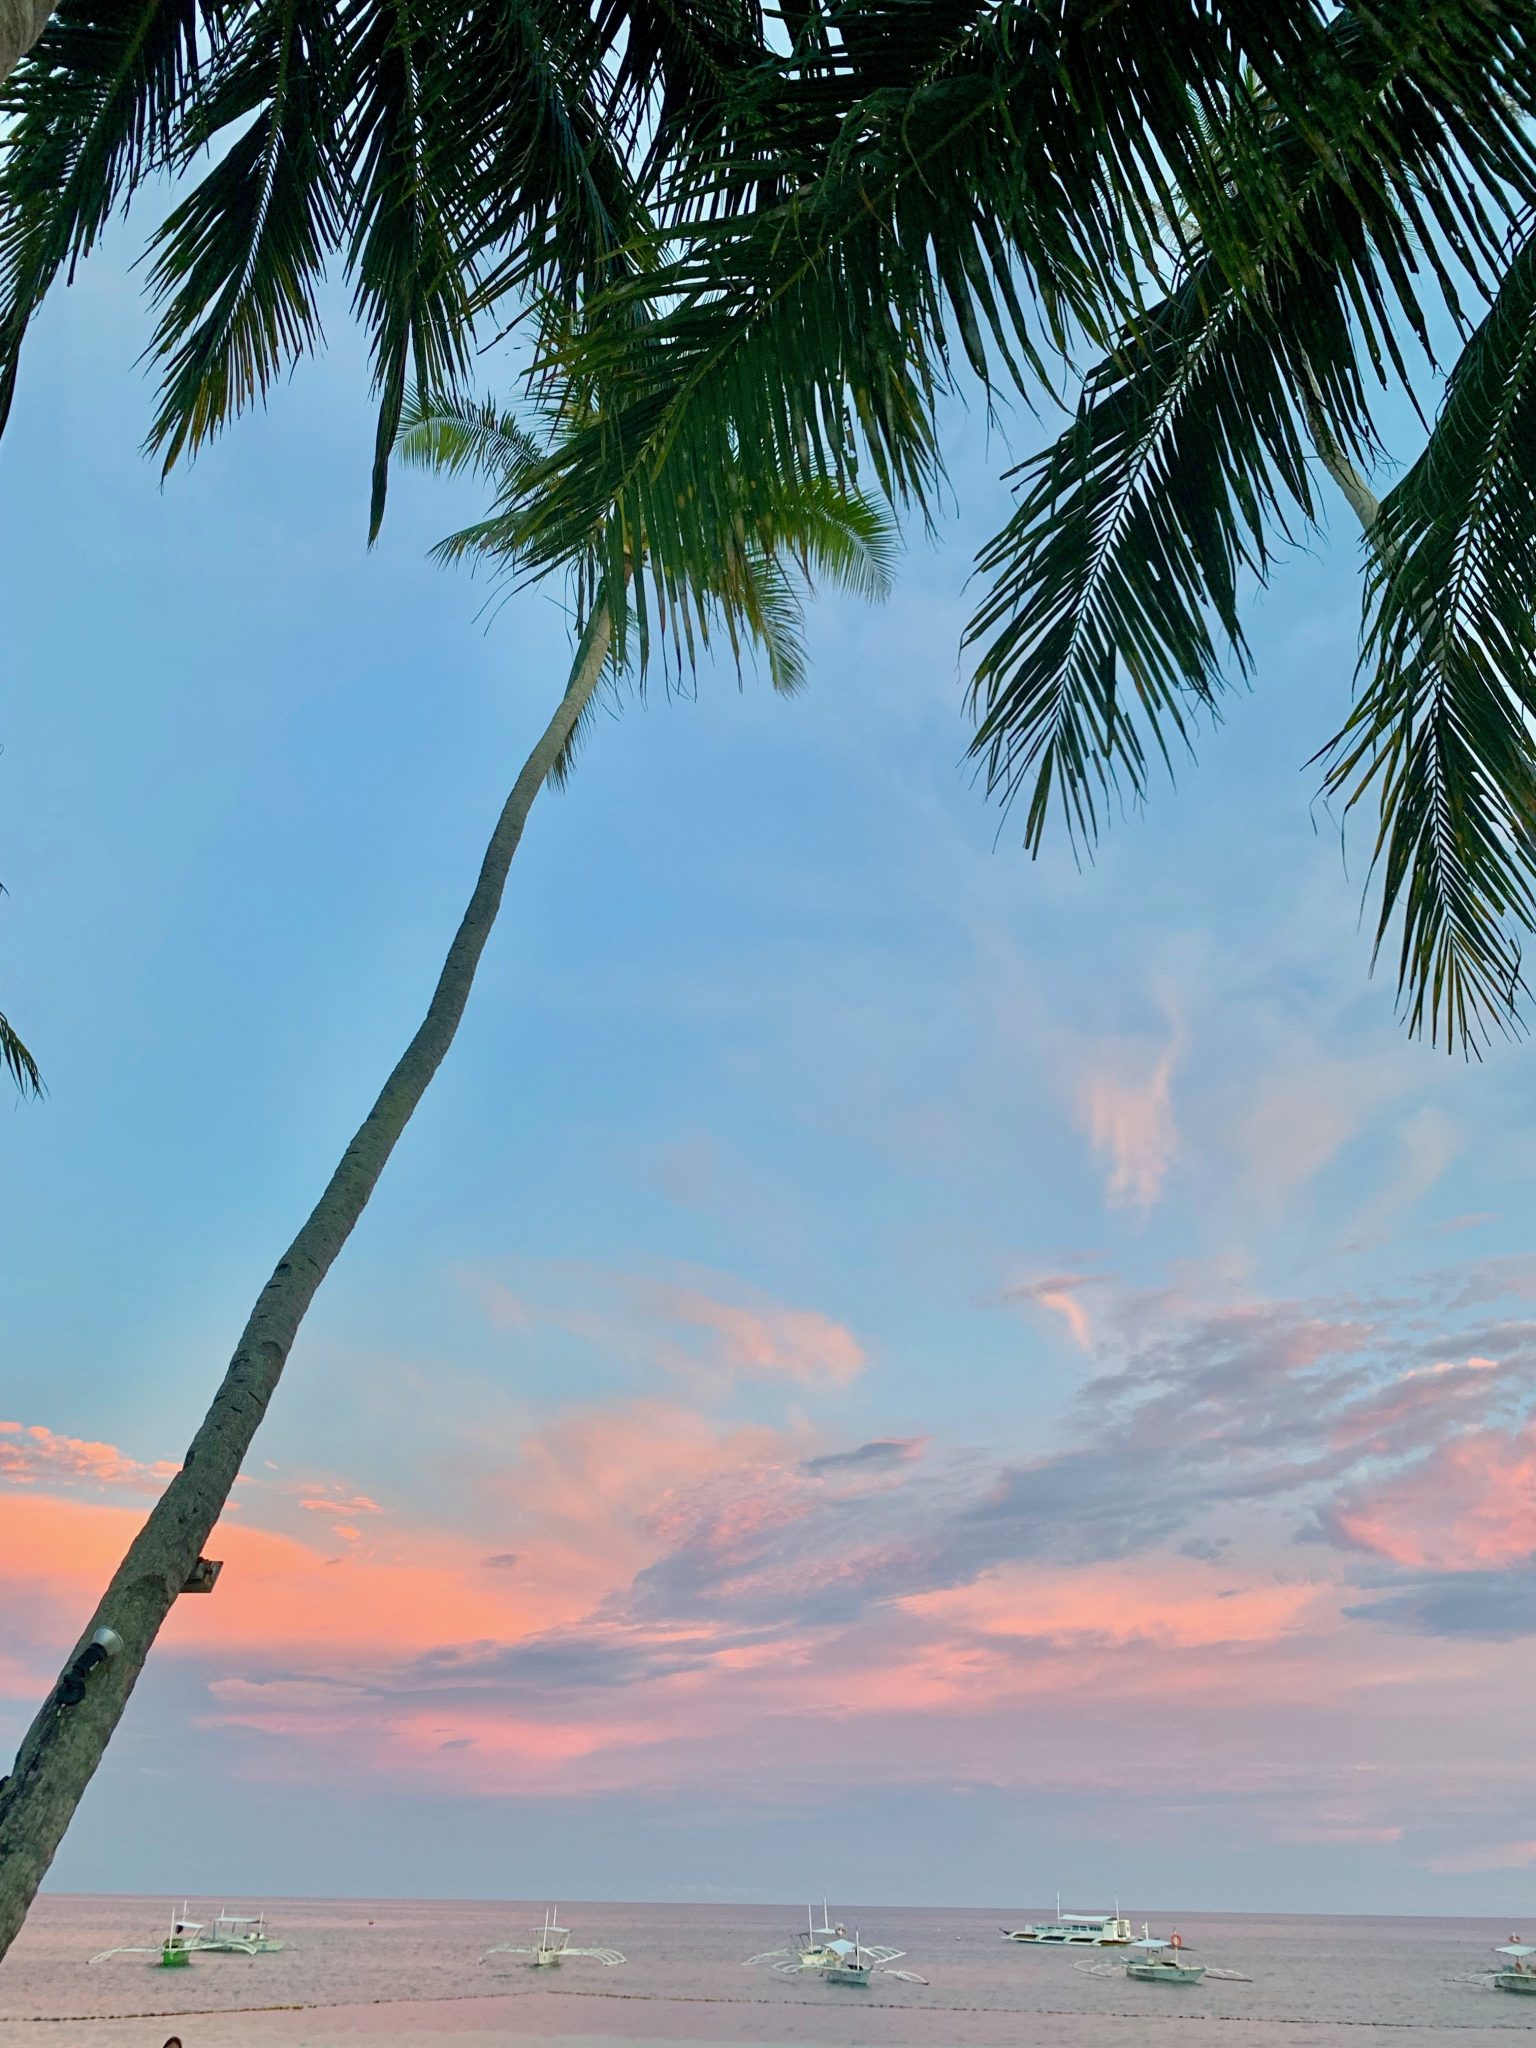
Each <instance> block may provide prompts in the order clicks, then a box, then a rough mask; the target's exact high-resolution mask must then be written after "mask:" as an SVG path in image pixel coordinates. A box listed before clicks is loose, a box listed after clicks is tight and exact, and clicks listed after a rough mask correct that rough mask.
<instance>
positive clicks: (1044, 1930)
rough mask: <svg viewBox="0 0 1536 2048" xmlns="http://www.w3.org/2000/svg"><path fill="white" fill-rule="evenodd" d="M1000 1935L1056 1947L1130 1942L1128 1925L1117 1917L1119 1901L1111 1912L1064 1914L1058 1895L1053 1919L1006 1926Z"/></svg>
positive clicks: (1095, 1945)
mask: <svg viewBox="0 0 1536 2048" xmlns="http://www.w3.org/2000/svg"><path fill="white" fill-rule="evenodd" d="M1002 1933H1003V1939H1004V1940H1005V1941H1037V1942H1043V1943H1046V1944H1048V1945H1049V1946H1052V1947H1057V1948H1125V1947H1127V1946H1128V1945H1129V1943H1130V1939H1131V1923H1130V1921H1129V1920H1123V1919H1122V1918H1121V1917H1120V1907H1119V1904H1118V1902H1117V1903H1116V1906H1115V1910H1114V1912H1113V1913H1064V1912H1063V1911H1062V1910H1061V1893H1060V1892H1058V1893H1057V1894H1056V1918H1055V1919H1054V1920H1035V1921H1032V1922H1031V1923H1030V1924H1029V1925H1028V1926H1027V1927H1005V1928H1004V1929H1003V1930H1002Z"/></svg>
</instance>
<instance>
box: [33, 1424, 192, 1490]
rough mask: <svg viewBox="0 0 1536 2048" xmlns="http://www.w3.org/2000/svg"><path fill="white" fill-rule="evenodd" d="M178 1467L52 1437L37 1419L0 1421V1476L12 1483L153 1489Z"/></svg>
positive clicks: (107, 1446) (83, 1441)
mask: <svg viewBox="0 0 1536 2048" xmlns="http://www.w3.org/2000/svg"><path fill="white" fill-rule="evenodd" d="M177 1470H178V1467H177V1466H175V1465H174V1464H172V1463H170V1462H169V1461H168V1460H161V1462H160V1463H158V1464H154V1465H143V1464H140V1462H139V1461H138V1459H137V1458H130V1457H129V1456H128V1455H127V1453H126V1452H125V1451H120V1450H119V1449H118V1448H117V1445H116V1444H98V1443H91V1442H89V1441H88V1440H87V1439H85V1438H83V1437H77V1436H55V1435H54V1433H53V1431H52V1430H51V1429H45V1428H43V1426H42V1424H41V1423H36V1422H34V1423H30V1424H27V1423H21V1422H0V1480H4V1481H5V1482H6V1483H7V1484H9V1485H11V1486H32V1485H36V1484H37V1483H38V1482H39V1481H44V1482H46V1483H49V1484H52V1485H55V1486H57V1485H58V1484H59V1483H60V1482H61V1481H69V1480H81V1481H84V1482H87V1483H89V1484H91V1485H95V1486H126V1487H135V1488H139V1489H142V1490H143V1491H146V1492H153V1493H158V1492H159V1491H160V1489H161V1488H162V1487H163V1486H164V1485H165V1482H166V1481H167V1480H168V1479H171V1478H173V1477H174V1476H175V1474H176V1472H177Z"/></svg>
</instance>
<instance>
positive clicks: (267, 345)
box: [149, 0, 342, 471]
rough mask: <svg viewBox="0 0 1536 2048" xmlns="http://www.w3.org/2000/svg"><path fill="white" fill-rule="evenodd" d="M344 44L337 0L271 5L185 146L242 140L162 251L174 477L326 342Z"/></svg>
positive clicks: (223, 74) (161, 344)
mask: <svg viewBox="0 0 1536 2048" xmlns="http://www.w3.org/2000/svg"><path fill="white" fill-rule="evenodd" d="M339 48H340V22H339V19H338V16H337V13H336V8H335V0H265V4H263V5H261V6H259V7H255V8H252V9H251V10H250V11H249V12H248V13H247V15H246V17H245V19H244V20H243V22H242V23H241V26H240V30H239V33H238V35H237V37H236V38H235V41H234V43H233V44H232V46H231V48H230V49H229V51H228V52H227V53H226V56H225V60H224V62H223V63H222V64H221V66H220V68H219V72H218V75H217V77H216V78H215V80H214V81H213V83H212V86H211V88H210V90H209V91H208V93H207V94H206V96H205V97H204V98H203V99H202V100H201V101H200V102H199V104H198V108H197V112H196V117H195V119H194V120H193V121H192V122H191V124H190V125H189V128H188V130H187V132H186V134H185V136H184V138H183V142H182V153H183V155H184V156H187V157H189V156H190V155H192V154H193V153H196V152H199V151H201V150H202V149H204V148H207V147H208V146H210V145H212V144H213V143H214V142H215V141H216V140H217V139H218V138H220V137H222V136H223V135H224V134H225V132H226V131H227V130H229V129H231V128H233V127H235V126H236V125H237V124H242V123H243V124H244V125H243V126H242V127H241V128H240V132H239V134H238V135H237V136H236V139H235V140H234V141H233V142H232V143H230V144H229V145H228V146H227V148H226V149H225V151H224V154H223V155H222V156H221V157H219V158H218V160H217V161H216V162H215V164H214V166H213V168H212V170H211V171H209V172H208V174H207V176H206V177H204V178H203V179H202V180H201V181H200V182H199V183H198V184H197V185H196V186H195V187H194V188H193V190H192V191H191V192H190V193H189V194H188V195H187V197H186V198H185V199H183V200H182V201H181V202H180V204H179V205H178V206H177V207H176V208H175V209H174V210H173V211H172V213H171V214H170V216H169V218H168V219H167V220H166V222H165V224H164V225H163V226H162V227H161V229H160V230H159V232H158V233H157V235H156V236H155V238H154V241H153V243H152V244H151V249H152V253H153V255H154V263H153V266H152V268H151V271H150V288H151V291H152V293H153V295H154V298H155V300H156V301H157V302H158V303H159V305H160V307H161V316H160V321H159V325H158V327H157V328H156V331H155V336H154V340H153V342H152V343H151V349H150V352H151V354H152V355H155V356H158V357H159V358H160V359H161V360H162V361H163V362H164V364H165V372H164V376H163V379H162V382H161V387H160V403H159V408H158V411H157V413H156V416H155V420H154V424H153V426H152V427H151V429H150V434H149V445H150V447H151V448H153V449H156V450H158V451H159V452H160V454H161V457H162V463H163V467H164V469H165V470H166V471H169V470H170V469H171V468H172V467H173V466H174V464H175V463H176V461H177V459H178V458H179V457H180V456H181V454H182V453H183V452H184V451H186V452H192V453H195V452H196V450H197V449H198V447H199V446H200V445H201V444H202V443H203V442H204V441H205V440H206V439H207V438H208V436H209V435H210V434H212V433H213V432H215V431H216V430H217V429H218V428H219V427H221V426H223V425H224V424H225V423H226V422H227V421H229V420H231V419H233V418H234V417H236V416H237V415H238V414H239V413H241V412H243V411H245V410H246V409H247V407H249V406H251V405H253V404H255V403H256V402H258V401H259V400H260V399H262V398H264V397H265V395H266V393H267V390H268V389H269V387H270V385H271V383H272V380H273V378H274V377H275V376H277V375H278V373H279V372H280V370H281V369H282V368H283V367H284V366H285V365H286V364H287V363H289V362H291V361H292V360H293V359H294V358H295V357H297V356H299V355H302V354H304V353H305V352H306V351H308V350H309V349H310V348H312V347H313V346H314V345H315V343H316V342H317V341H318V339H319V337H320V317H319V311H318V308H317V306H316V303H315V292H316V288H317V285H318V283H319V280H320V276H321V273H322V270H323V267H324V262H325V252H326V250H327V248H329V247H331V246H332V245H333V244H334V241H335V238H336V232H337V227H338V222H339V218H340V209H341V203H342V195H341V190H340V184H339V179H338V175H337V167H336V164H335V161H334V156H333V154H332V153H330V152H328V150H327V148H326V142H325V138H326V137H327V135H328V133H329V132H330V131H331V130H332V129H333V128H334V125H335V119H336V108H335V106H334V104H333V102H332V99H331V94H332V92H333V90H334V81H335V71H336V64H337V61H338V54H339Z"/></svg>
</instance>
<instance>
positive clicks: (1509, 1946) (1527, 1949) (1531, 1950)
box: [1494, 1941, 1536, 1956]
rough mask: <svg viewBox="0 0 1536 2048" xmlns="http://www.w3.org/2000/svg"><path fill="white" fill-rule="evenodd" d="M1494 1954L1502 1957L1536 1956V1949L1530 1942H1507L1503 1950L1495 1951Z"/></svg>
mask: <svg viewBox="0 0 1536 2048" xmlns="http://www.w3.org/2000/svg"><path fill="white" fill-rule="evenodd" d="M1494 1954H1495V1955H1500V1956H1536V1947H1532V1946H1531V1944H1530V1943H1529V1942H1524V1941H1511V1942H1506V1943H1505V1945H1504V1947H1503V1948H1500V1949H1495V1950H1494Z"/></svg>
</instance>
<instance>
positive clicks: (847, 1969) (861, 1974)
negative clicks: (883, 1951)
mask: <svg viewBox="0 0 1536 2048" xmlns="http://www.w3.org/2000/svg"><path fill="white" fill-rule="evenodd" d="M821 1974H822V1976H823V1977H825V1979H826V1980H827V1982H828V1983H829V1984H861V1985H862V1986H863V1987H864V1989H865V1990H866V1991H867V1990H868V1989H869V1980H870V1977H871V1976H872V1975H873V1974H874V1973H873V1972H872V1971H870V1970H867V1969H865V1970H861V1969H859V1968H858V1967H857V1965H856V1964H853V1963H832V1964H830V1965H829V1966H828V1967H827V1968H826V1969H825V1970H823V1971H822V1973H821Z"/></svg>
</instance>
